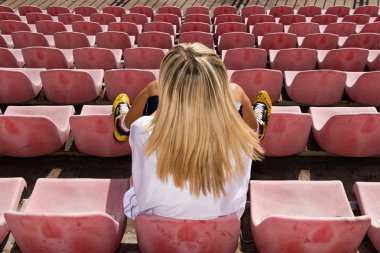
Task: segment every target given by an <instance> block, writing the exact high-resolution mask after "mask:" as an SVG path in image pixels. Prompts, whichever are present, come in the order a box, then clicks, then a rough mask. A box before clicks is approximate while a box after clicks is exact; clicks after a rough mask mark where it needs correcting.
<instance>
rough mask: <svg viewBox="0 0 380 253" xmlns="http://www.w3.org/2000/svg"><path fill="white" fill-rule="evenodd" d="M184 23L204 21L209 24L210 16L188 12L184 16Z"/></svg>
mask: <svg viewBox="0 0 380 253" xmlns="http://www.w3.org/2000/svg"><path fill="white" fill-rule="evenodd" d="M185 23H204V24H208V25H211V17H210V16H209V15H205V14H190V15H186V16H185V19H184V23H183V24H185ZM183 24H182V25H183Z"/></svg>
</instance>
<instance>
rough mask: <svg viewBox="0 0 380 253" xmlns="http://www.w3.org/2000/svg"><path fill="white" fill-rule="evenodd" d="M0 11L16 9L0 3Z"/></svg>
mask: <svg viewBox="0 0 380 253" xmlns="http://www.w3.org/2000/svg"><path fill="white" fill-rule="evenodd" d="M0 12H14V10H13V9H12V8H11V7H9V6H7V5H0Z"/></svg>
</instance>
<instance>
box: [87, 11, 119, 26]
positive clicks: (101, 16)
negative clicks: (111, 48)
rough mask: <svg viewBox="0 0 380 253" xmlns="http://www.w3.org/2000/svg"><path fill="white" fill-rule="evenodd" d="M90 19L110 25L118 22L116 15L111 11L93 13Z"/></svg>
mask: <svg viewBox="0 0 380 253" xmlns="http://www.w3.org/2000/svg"><path fill="white" fill-rule="evenodd" d="M90 21H92V22H97V23H99V24H100V25H108V24H109V23H112V22H116V17H115V15H113V14H109V13H93V14H91V15H90Z"/></svg>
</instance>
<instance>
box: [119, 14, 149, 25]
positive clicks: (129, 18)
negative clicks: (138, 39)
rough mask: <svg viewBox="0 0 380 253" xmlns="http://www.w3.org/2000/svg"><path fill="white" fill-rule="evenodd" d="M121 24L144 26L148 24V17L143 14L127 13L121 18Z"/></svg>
mask: <svg viewBox="0 0 380 253" xmlns="http://www.w3.org/2000/svg"><path fill="white" fill-rule="evenodd" d="M121 21H122V22H129V23H134V24H136V25H144V24H145V23H148V22H149V21H148V17H147V16H146V15H145V14H141V13H127V14H123V16H121Z"/></svg>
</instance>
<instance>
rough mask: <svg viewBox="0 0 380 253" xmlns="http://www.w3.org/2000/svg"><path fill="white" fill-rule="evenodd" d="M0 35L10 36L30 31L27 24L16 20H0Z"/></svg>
mask: <svg viewBox="0 0 380 253" xmlns="http://www.w3.org/2000/svg"><path fill="white" fill-rule="evenodd" d="M0 31H1V34H11V33H13V32H19V31H28V32H30V31H31V29H30V27H29V26H28V24H27V23H24V22H22V21H17V20H2V21H0Z"/></svg>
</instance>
